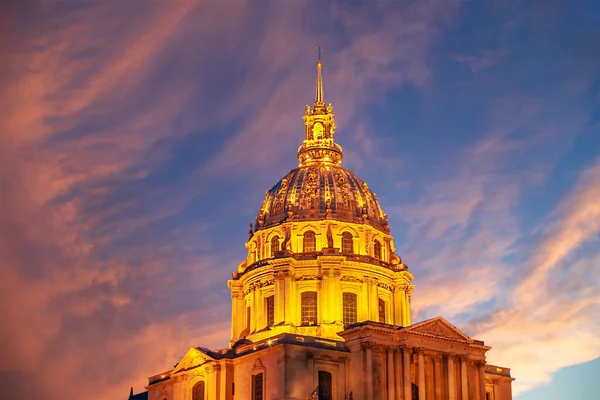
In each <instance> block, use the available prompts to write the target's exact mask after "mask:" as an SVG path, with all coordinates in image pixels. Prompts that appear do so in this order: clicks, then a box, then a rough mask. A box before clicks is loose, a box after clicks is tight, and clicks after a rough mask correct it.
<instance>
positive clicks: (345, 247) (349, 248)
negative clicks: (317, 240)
mask: <svg viewBox="0 0 600 400" xmlns="http://www.w3.org/2000/svg"><path fill="white" fill-rule="evenodd" d="M342 253H346V254H352V253H354V244H353V243H352V234H351V233H350V232H344V233H342Z"/></svg>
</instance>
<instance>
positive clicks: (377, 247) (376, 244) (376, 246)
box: [373, 239, 381, 260]
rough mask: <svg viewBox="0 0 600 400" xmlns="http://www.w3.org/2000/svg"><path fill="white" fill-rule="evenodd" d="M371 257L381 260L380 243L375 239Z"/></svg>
mask: <svg viewBox="0 0 600 400" xmlns="http://www.w3.org/2000/svg"><path fill="white" fill-rule="evenodd" d="M373 257H375V258H377V259H379V260H381V243H379V240H377V239H375V242H374V243H373Z"/></svg>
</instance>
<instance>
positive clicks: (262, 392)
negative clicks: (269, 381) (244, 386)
mask: <svg viewBox="0 0 600 400" xmlns="http://www.w3.org/2000/svg"><path fill="white" fill-rule="evenodd" d="M258 377H260V394H259V395H260V397H259V396H258V393H257V392H256V391H257V381H258ZM264 398H265V373H264V372H262V371H261V372H258V373H255V374H252V396H251V399H252V400H263V399H264Z"/></svg>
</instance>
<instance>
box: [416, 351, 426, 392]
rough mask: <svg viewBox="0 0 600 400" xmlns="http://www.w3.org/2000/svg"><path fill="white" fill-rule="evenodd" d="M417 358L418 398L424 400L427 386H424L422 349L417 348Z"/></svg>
mask: <svg viewBox="0 0 600 400" xmlns="http://www.w3.org/2000/svg"><path fill="white" fill-rule="evenodd" d="M417 354H418V358H419V400H426V393H427V388H426V387H425V357H424V355H423V349H422V348H419V349H417Z"/></svg>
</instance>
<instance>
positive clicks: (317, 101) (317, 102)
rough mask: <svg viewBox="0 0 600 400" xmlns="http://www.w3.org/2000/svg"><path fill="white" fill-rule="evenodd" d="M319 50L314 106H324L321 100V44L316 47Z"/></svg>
mask: <svg viewBox="0 0 600 400" xmlns="http://www.w3.org/2000/svg"><path fill="white" fill-rule="evenodd" d="M317 49H318V50H319V61H317V88H316V91H315V108H317V107H319V108H321V107H325V103H324V102H323V75H322V73H321V68H322V67H323V62H322V61H321V53H322V52H323V48H322V47H321V46H319V47H317Z"/></svg>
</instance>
